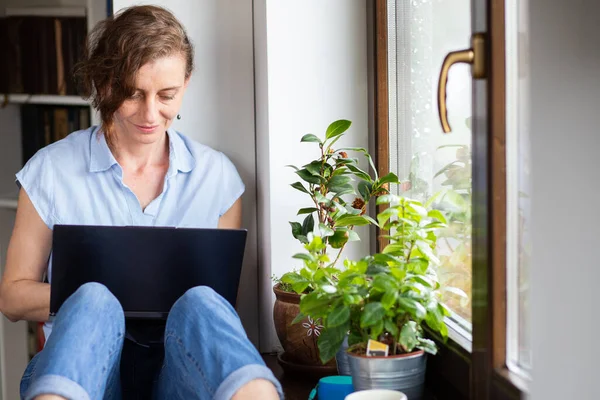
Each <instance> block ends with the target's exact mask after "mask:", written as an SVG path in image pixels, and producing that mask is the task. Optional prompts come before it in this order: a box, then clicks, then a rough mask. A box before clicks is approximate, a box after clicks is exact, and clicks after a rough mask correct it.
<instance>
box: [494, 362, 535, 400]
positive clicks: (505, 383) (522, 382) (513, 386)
mask: <svg viewBox="0 0 600 400" xmlns="http://www.w3.org/2000/svg"><path fill="white" fill-rule="evenodd" d="M494 375H495V376H494V381H496V384H495V385H494V386H499V389H503V391H504V392H507V391H508V392H510V393H513V394H514V395H513V396H511V398H513V399H520V398H525V397H526V396H527V395H528V394H529V385H530V381H529V380H528V379H526V378H524V377H522V376H521V375H519V374H516V373H514V372H512V371H511V370H509V369H508V368H498V369H496V370H495V371H494Z"/></svg>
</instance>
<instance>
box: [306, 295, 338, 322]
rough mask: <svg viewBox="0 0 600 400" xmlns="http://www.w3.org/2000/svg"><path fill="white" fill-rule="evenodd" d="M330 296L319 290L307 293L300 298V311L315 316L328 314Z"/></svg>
mask: <svg viewBox="0 0 600 400" xmlns="http://www.w3.org/2000/svg"><path fill="white" fill-rule="evenodd" d="M330 301H331V298H330V296H327V295H321V294H320V293H317V292H311V293H309V294H305V295H304V296H302V298H301V299H300V311H301V312H302V313H304V314H306V315H310V316H312V317H313V319H314V318H319V317H322V316H324V315H327V313H328V310H329V303H330Z"/></svg>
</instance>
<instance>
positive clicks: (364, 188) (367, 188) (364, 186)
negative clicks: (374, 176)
mask: <svg viewBox="0 0 600 400" xmlns="http://www.w3.org/2000/svg"><path fill="white" fill-rule="evenodd" d="M357 189H358V193H360V195H361V197H362V198H363V199H364V200H365V201H369V199H371V190H372V189H373V184H372V183H371V182H367V181H360V182H358V186H357Z"/></svg>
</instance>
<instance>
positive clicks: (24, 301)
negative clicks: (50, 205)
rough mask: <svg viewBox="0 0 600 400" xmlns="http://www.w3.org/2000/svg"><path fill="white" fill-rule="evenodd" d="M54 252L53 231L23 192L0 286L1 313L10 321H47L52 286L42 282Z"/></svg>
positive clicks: (20, 195) (23, 191)
mask: <svg viewBox="0 0 600 400" xmlns="http://www.w3.org/2000/svg"><path fill="white" fill-rule="evenodd" d="M51 249H52V230H50V229H49V228H48V227H47V226H46V224H45V223H44V221H43V220H42V219H41V218H40V216H39V214H38V213H37V211H36V209H35V207H34V206H33V203H32V202H31V200H30V199H29V196H28V195H27V193H26V192H25V190H23V189H21V191H20V192H19V202H18V205H17V217H16V220H15V226H14V229H13V232H12V236H11V238H10V243H9V245H8V254H7V258H6V267H5V269H4V275H3V277H2V281H1V282H0V311H1V312H2V314H4V315H5V316H6V317H7V318H8V319H9V320H11V321H13V322H15V321H18V320H27V321H46V320H48V316H49V313H50V285H49V284H48V283H43V282H41V281H42V276H43V274H44V271H45V270H46V268H47V265H48V257H49V256H50V251H51Z"/></svg>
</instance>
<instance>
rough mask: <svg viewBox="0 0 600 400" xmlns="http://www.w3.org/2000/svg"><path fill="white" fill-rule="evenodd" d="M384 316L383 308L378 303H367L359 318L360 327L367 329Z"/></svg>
mask: <svg viewBox="0 0 600 400" xmlns="http://www.w3.org/2000/svg"><path fill="white" fill-rule="evenodd" d="M384 315H385V308H383V306H382V305H381V303H380V302H373V303H369V304H367V305H366V306H365V308H364V310H363V312H362V314H361V316H360V327H361V328H367V327H369V326H372V325H375V324H376V323H377V321H380V320H381V319H382V318H383V316H384Z"/></svg>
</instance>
